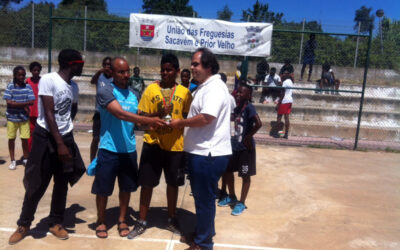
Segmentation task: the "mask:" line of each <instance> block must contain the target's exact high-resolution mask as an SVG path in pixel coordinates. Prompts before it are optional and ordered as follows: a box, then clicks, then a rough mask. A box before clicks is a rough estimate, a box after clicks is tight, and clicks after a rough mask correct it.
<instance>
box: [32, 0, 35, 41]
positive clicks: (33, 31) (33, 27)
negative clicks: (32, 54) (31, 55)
mask: <svg viewBox="0 0 400 250" xmlns="http://www.w3.org/2000/svg"><path fill="white" fill-rule="evenodd" d="M34 47H35V4H34V3H33V2H32V49H33V48H34Z"/></svg>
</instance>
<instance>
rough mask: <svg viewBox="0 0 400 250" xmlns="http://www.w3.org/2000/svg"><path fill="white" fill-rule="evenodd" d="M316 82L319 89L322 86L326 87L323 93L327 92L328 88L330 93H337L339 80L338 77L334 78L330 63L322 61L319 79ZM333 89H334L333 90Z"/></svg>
mask: <svg viewBox="0 0 400 250" xmlns="http://www.w3.org/2000/svg"><path fill="white" fill-rule="evenodd" d="M318 84H319V88H320V89H322V88H324V89H328V91H325V93H328V94H329V89H330V90H331V94H332V95H333V94H336V95H338V94H339V92H338V90H339V86H340V81H339V80H338V79H335V74H334V73H333V70H332V69H331V65H329V64H328V63H324V64H323V65H322V74H321V80H319V83H318ZM333 89H335V91H334V90H333Z"/></svg>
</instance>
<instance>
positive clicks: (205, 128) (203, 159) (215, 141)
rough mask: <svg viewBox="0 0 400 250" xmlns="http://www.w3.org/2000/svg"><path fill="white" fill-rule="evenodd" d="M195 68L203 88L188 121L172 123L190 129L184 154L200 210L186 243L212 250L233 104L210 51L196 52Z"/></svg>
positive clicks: (173, 125) (196, 98)
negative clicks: (192, 233) (219, 184)
mask: <svg viewBox="0 0 400 250" xmlns="http://www.w3.org/2000/svg"><path fill="white" fill-rule="evenodd" d="M191 69H192V73H193V78H194V79H195V80H196V81H198V82H199V87H198V88H197V90H196V91H195V92H194V93H193V97H194V98H193V101H192V105H191V107H190V111H189V115H188V118H187V119H183V120H172V121H171V124H170V126H171V127H174V128H182V127H186V129H185V137H184V151H185V152H187V153H188V163H189V177H190V185H191V188H192V192H193V197H194V200H195V207H196V218H197V225H196V229H195V235H194V237H193V238H192V237H183V239H182V240H183V241H186V242H187V243H188V244H189V245H190V248H188V249H212V247H213V241H212V238H213V236H214V235H215V226H214V218H215V197H216V191H217V185H218V180H219V178H220V177H221V176H222V174H223V173H224V172H225V170H226V167H227V164H228V161H229V157H230V155H231V154H232V148H231V141H230V113H231V105H232V104H231V101H230V100H231V99H230V97H229V95H230V94H229V91H228V88H227V87H226V85H225V83H224V82H223V81H222V80H221V77H220V75H219V74H217V73H218V70H219V65H218V62H217V59H216V57H215V55H214V54H213V53H212V52H211V51H210V50H208V49H205V48H201V49H198V50H196V52H195V53H194V54H193V56H192V64H191Z"/></svg>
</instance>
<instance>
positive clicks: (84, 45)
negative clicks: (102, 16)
mask: <svg viewBox="0 0 400 250" xmlns="http://www.w3.org/2000/svg"><path fill="white" fill-rule="evenodd" d="M86 19H87V5H85V27H84V30H83V51H86V24H87V21H86Z"/></svg>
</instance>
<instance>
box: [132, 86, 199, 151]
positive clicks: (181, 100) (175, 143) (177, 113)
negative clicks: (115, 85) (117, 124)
mask: <svg viewBox="0 0 400 250" xmlns="http://www.w3.org/2000/svg"><path fill="white" fill-rule="evenodd" d="M175 86H176V87H175V89H174V88H172V89H162V88H161V87H160V85H159V84H158V83H157V82H155V83H152V84H150V85H149V86H148V87H147V88H146V90H145V91H144V92H143V95H142V98H141V99H140V102H139V106H138V109H139V111H142V112H145V113H148V114H153V113H157V112H159V111H160V110H161V109H162V108H163V106H164V104H165V103H166V104H168V103H169V99H170V97H172V107H173V108H172V112H171V117H172V119H183V118H184V117H183V114H185V115H187V113H189V108H190V104H191V102H192V95H191V93H190V91H189V90H188V89H187V88H185V87H184V86H182V85H179V84H177V85H175ZM143 140H144V142H146V143H149V144H156V143H157V144H159V145H160V148H161V149H163V150H167V151H183V128H182V129H172V128H169V127H167V128H159V129H157V130H155V131H146V132H145V134H144V137H143Z"/></svg>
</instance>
